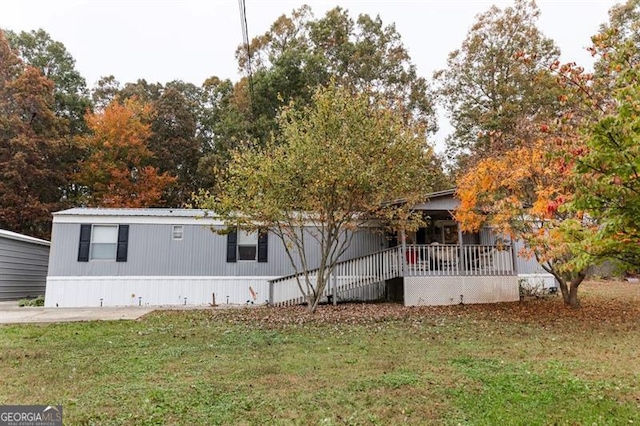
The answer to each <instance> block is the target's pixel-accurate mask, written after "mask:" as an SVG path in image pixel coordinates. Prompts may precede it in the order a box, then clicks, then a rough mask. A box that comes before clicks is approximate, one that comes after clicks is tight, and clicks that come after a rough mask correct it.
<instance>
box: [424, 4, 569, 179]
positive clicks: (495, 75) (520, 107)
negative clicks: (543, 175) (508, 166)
mask: <svg viewBox="0 0 640 426" xmlns="http://www.w3.org/2000/svg"><path fill="white" fill-rule="evenodd" d="M539 15H540V11H539V9H538V8H537V6H536V4H535V2H534V1H533V0H516V1H515V3H514V6H513V7H507V8H505V9H504V10H501V9H499V8H497V7H495V6H493V7H491V8H490V9H489V10H488V11H487V12H485V13H483V14H480V15H479V16H478V17H477V19H476V23H475V24H474V25H473V27H472V28H471V30H470V31H469V33H468V34H467V37H466V39H465V40H464V42H463V43H462V47H461V48H460V49H459V50H455V51H453V52H451V53H450V55H449V58H448V60H447V68H446V69H445V70H441V71H438V72H436V74H435V77H436V80H437V82H438V93H439V94H440V96H441V98H442V103H443V104H444V106H445V108H446V110H447V112H448V115H449V117H450V119H451V124H452V125H453V128H454V131H453V134H452V135H450V136H449V138H448V140H447V145H448V146H447V153H448V156H449V158H450V159H451V160H455V161H456V163H457V164H455V168H457V169H459V170H460V171H461V172H463V173H464V172H466V171H469V170H470V169H471V168H472V167H473V165H474V164H475V163H476V162H477V161H478V160H480V159H482V158H486V157H488V156H492V155H496V154H499V153H500V152H502V151H504V150H508V149H510V148H512V147H513V146H518V145H523V144H527V143H531V142H535V135H531V134H525V133H519V132H522V131H524V130H527V129H528V128H529V127H528V126H525V125H523V123H526V122H532V121H537V122H544V121H549V120H551V119H553V117H555V116H556V115H557V108H558V107H560V105H559V102H558V96H559V94H560V93H559V92H560V88H559V86H558V85H557V84H556V78H555V77H554V76H553V75H552V73H551V70H550V67H551V65H552V64H554V63H555V62H556V61H557V59H558V56H559V50H558V48H557V47H556V46H555V44H554V42H553V41H552V40H551V39H548V38H546V37H544V35H543V34H542V33H541V32H540V31H539V30H538V28H537V27H536V20H537V18H538V16H539Z"/></svg>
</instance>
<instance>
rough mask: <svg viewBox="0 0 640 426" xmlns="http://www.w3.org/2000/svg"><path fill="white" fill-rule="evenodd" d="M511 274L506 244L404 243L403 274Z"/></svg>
mask: <svg viewBox="0 0 640 426" xmlns="http://www.w3.org/2000/svg"><path fill="white" fill-rule="evenodd" d="M511 274H513V256H512V253H511V246H509V245H501V246H496V245H480V244H469V245H463V246H460V245H457V244H428V245H407V251H406V267H405V273H404V275H405V276H438V275H484V276H486V275H489V276H491V275H511Z"/></svg>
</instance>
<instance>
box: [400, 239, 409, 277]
mask: <svg viewBox="0 0 640 426" xmlns="http://www.w3.org/2000/svg"><path fill="white" fill-rule="evenodd" d="M400 239H401V242H402V243H401V244H400V247H402V252H401V253H400V262H402V276H403V277H404V276H405V275H406V272H407V255H406V253H407V238H406V234H405V232H404V227H402V229H401V230H400Z"/></svg>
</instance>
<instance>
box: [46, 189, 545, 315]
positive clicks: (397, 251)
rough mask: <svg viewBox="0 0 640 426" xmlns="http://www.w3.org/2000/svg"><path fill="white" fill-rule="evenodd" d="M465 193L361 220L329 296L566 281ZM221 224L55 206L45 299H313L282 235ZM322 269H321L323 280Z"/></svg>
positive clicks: (502, 298) (474, 292)
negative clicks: (497, 228)
mask: <svg viewBox="0 0 640 426" xmlns="http://www.w3.org/2000/svg"><path fill="white" fill-rule="evenodd" d="M457 204H458V201H457V200H456V199H455V198H454V191H453V190H449V191H442V192H437V193H433V194H429V196H428V197H427V198H426V200H425V202H424V203H421V204H419V205H417V206H414V209H415V210H417V211H420V212H422V213H423V215H424V218H425V225H424V227H422V228H420V229H418V230H417V231H416V232H412V233H399V234H397V235H384V234H383V233H382V232H381V230H380V229H377V228H374V227H363V228H360V229H359V230H358V231H357V232H356V234H355V236H354V238H353V241H352V243H351V245H350V248H349V250H348V251H347V252H345V253H344V255H343V256H342V257H341V261H340V262H339V263H338V265H337V267H336V268H335V270H334V272H333V274H332V276H331V279H330V284H329V285H328V286H327V289H326V290H325V294H323V296H324V297H325V300H327V301H328V300H333V301H340V300H373V299H381V298H384V297H386V298H389V299H393V300H398V301H400V302H402V303H403V304H405V305H407V306H417V305H450V304H458V303H492V302H507V301H516V300H519V297H520V291H519V290H520V287H519V286H520V284H522V282H531V283H533V282H540V283H542V284H543V285H544V286H546V287H553V286H554V285H555V282H554V280H553V277H552V276H550V275H549V274H546V273H545V272H544V271H543V270H542V268H541V267H540V266H539V265H538V264H537V263H536V262H535V261H531V260H526V259H521V258H518V256H517V255H516V253H517V251H518V246H519V244H518V243H516V244H512V242H511V241H504V239H501V238H498V236H497V235H495V234H494V233H493V232H492V231H491V229H482V230H481V231H480V232H478V233H474V234H470V233H469V234H468V233H463V232H461V231H460V228H459V226H458V224H457V223H456V222H455V220H454V219H453V217H452V211H453V210H455V208H456V206H457ZM212 229H217V230H224V229H226V228H225V225H224V224H223V223H222V222H221V221H220V220H218V219H217V218H215V217H211V216H205V212H203V211H199V210H184V209H81V208H78V209H71V210H65V211H62V212H58V213H55V214H54V216H53V236H52V249H51V257H50V262H49V275H48V277H47V293H46V298H45V306H61V307H63V306H64V307H70V306H78V307H80V306H128V305H133V306H136V305H143V306H146V305H150V306H158V305H206V304H209V303H213V301H214V300H215V302H216V303H217V304H226V303H229V304H245V303H256V304H264V303H269V304H272V305H290V304H297V303H302V302H304V297H303V296H302V294H301V292H300V290H299V287H298V278H300V277H297V276H296V275H294V274H293V273H294V268H292V266H291V265H290V263H289V259H288V258H287V256H286V253H285V249H284V246H283V244H282V242H281V241H280V239H279V238H277V237H275V236H274V234H272V233H270V232H256V233H253V234H247V233H245V232H243V231H240V232H237V231H235V230H233V231H232V232H229V233H227V234H219V233H215V232H212ZM311 231H312V230H309V232H311ZM309 240H310V244H308V246H307V249H308V250H309V252H308V253H307V258H308V259H318V258H319V256H318V255H314V253H317V252H318V251H319V250H318V247H317V246H314V245H313V239H312V238H310V239H309ZM317 266H318V265H313V264H312V265H310V268H315V267H317ZM316 272H317V271H315V270H311V271H309V274H308V275H309V276H310V277H311V280H312V281H313V280H314V279H315V278H314V277H315V275H314V274H315V273H316Z"/></svg>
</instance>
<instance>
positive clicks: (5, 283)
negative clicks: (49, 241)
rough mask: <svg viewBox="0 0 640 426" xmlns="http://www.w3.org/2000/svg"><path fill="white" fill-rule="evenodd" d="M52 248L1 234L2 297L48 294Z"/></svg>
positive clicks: (0, 268) (0, 284) (0, 278)
mask: <svg viewBox="0 0 640 426" xmlns="http://www.w3.org/2000/svg"><path fill="white" fill-rule="evenodd" d="M48 261H49V247H48V246H46V245H42V244H36V243H31V242H27V241H18V240H15V239H9V238H5V237H2V236H0V300H17V299H21V298H24V297H35V296H39V295H44V293H45V284H46V279H47V264H48Z"/></svg>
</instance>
